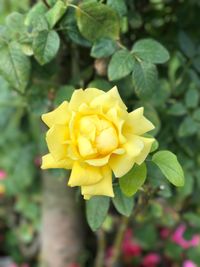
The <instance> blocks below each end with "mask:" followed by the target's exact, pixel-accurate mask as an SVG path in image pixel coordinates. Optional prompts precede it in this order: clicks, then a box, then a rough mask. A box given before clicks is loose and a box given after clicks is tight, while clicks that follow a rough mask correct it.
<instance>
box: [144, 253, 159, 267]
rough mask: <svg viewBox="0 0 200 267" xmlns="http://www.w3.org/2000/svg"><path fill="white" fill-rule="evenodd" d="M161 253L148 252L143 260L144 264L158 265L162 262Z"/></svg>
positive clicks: (154, 266)
mask: <svg viewBox="0 0 200 267" xmlns="http://www.w3.org/2000/svg"><path fill="white" fill-rule="evenodd" d="M160 260H161V259H160V255H159V254H157V253H153V252H152V253H149V254H147V255H146V256H145V257H144V259H143V262H142V266H144V267H156V266H158V264H159V263H160Z"/></svg>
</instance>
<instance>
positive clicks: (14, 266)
mask: <svg viewBox="0 0 200 267" xmlns="http://www.w3.org/2000/svg"><path fill="white" fill-rule="evenodd" d="M8 267H18V265H17V264H16V263H11V264H10V265H9V266H8Z"/></svg>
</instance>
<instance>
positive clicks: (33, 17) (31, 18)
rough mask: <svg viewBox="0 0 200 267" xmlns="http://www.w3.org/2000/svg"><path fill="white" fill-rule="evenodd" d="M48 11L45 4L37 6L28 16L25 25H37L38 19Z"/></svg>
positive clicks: (41, 3) (40, 3)
mask: <svg viewBox="0 0 200 267" xmlns="http://www.w3.org/2000/svg"><path fill="white" fill-rule="evenodd" d="M47 10H48V9H47V7H46V6H45V4H44V3H43V2H38V3H37V4H35V5H34V6H33V7H32V8H31V9H30V11H29V12H28V14H27V16H26V19H25V25H27V26H29V25H32V24H33V23H35V22H36V21H37V20H38V17H41V16H43V15H44V14H45V13H46V11H47Z"/></svg>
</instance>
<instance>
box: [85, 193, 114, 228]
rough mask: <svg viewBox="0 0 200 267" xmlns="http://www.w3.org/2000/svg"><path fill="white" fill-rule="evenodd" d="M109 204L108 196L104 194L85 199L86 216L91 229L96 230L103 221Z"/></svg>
mask: <svg viewBox="0 0 200 267" xmlns="http://www.w3.org/2000/svg"><path fill="white" fill-rule="evenodd" d="M109 204H110V198H109V197H105V196H94V197H92V198H91V199H90V200H87V201H86V217H87V221H88V224H89V226H90V227H91V229H92V230H93V231H96V230H97V229H98V228H99V227H100V226H101V225H102V223H103V222H104V220H105V218H106V215H107V213H108V209H109Z"/></svg>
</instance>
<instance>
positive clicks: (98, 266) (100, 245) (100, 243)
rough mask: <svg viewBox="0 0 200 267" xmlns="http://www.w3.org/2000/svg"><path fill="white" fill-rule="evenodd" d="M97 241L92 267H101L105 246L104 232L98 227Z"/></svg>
mask: <svg viewBox="0 0 200 267" xmlns="http://www.w3.org/2000/svg"><path fill="white" fill-rule="evenodd" d="M97 241H98V250H97V256H96V259H95V264H94V267H103V266H104V259H105V248H106V240H105V233H104V231H103V229H99V231H98V232H97Z"/></svg>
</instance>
